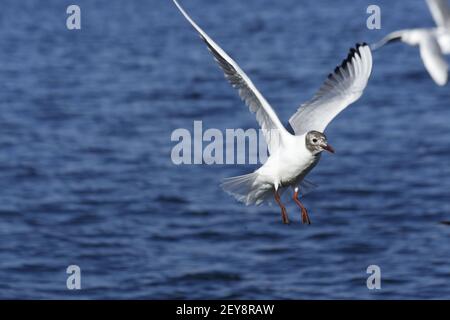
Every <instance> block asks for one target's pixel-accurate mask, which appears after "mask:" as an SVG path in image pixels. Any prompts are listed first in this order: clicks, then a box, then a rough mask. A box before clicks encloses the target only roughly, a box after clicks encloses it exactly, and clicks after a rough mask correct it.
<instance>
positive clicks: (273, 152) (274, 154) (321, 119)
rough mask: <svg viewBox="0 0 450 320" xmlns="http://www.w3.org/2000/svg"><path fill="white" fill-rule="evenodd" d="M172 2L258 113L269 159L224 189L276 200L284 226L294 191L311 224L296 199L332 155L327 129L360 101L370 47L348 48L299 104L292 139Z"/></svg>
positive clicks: (248, 198)
mask: <svg viewBox="0 0 450 320" xmlns="http://www.w3.org/2000/svg"><path fill="white" fill-rule="evenodd" d="M173 2H174V3H175V5H176V6H177V7H178V9H179V10H180V11H181V13H182V14H183V15H184V17H185V18H186V19H187V20H188V21H189V23H190V24H191V25H192V26H193V27H194V29H195V30H196V31H197V32H198V33H199V35H200V37H201V38H202V40H203V41H204V42H205V43H206V45H207V47H208V49H209V51H210V52H211V53H212V55H213V56H214V58H215V60H216V61H217V63H218V64H219V66H220V67H221V68H222V70H223V72H224V73H225V77H226V79H227V80H228V81H229V82H230V84H231V85H232V86H233V87H234V88H236V89H237V90H238V92H239V95H240V97H241V98H242V100H243V101H244V102H245V104H246V105H247V106H248V107H249V109H250V111H251V112H253V113H255V114H256V120H257V121H258V123H259V125H260V126H261V129H262V132H263V134H264V138H265V140H266V142H267V146H268V150H269V154H270V156H269V158H268V159H267V161H266V162H265V163H264V165H263V166H261V167H260V168H259V169H257V170H256V171H254V172H253V173H250V174H246V175H243V176H238V177H232V178H226V179H225V180H224V181H223V183H222V187H223V189H224V190H225V191H226V192H227V193H229V194H231V195H232V196H234V197H235V198H236V199H237V200H238V201H240V202H243V203H244V204H246V205H252V204H255V205H259V204H261V203H263V202H264V201H270V200H271V199H272V197H274V198H275V201H276V202H277V204H278V205H279V206H280V209H281V217H282V221H283V223H285V224H288V223H289V218H288V214H287V211H286V207H285V206H284V205H283V203H282V202H281V198H280V194H281V193H282V192H283V191H284V190H286V189H288V188H292V190H293V200H294V201H295V203H296V204H297V205H298V207H299V208H300V210H301V217H302V222H303V223H307V224H310V223H311V221H310V218H309V216H308V212H307V210H306V208H305V207H304V205H303V204H302V203H301V202H300V200H299V194H300V193H301V194H302V195H303V194H304V193H305V190H307V189H310V188H312V187H314V184H313V183H311V182H309V181H307V180H305V177H306V175H307V174H308V173H309V172H310V171H311V170H312V169H313V168H314V167H315V166H316V165H317V163H318V162H319V160H320V157H321V153H322V151H324V150H326V151H328V152H331V153H334V149H333V148H332V147H331V145H330V144H329V143H328V140H327V137H326V136H325V134H324V133H323V132H324V130H325V128H326V127H327V125H328V124H329V123H330V122H331V120H333V119H334V118H335V117H336V116H337V115H338V114H339V113H340V112H341V111H342V110H344V109H345V108H346V107H347V106H348V105H350V104H351V103H353V102H355V101H356V100H358V99H359V98H360V97H361V95H362V93H363V90H364V88H365V87H366V86H367V82H368V79H369V77H370V74H371V71H372V54H371V50H370V48H369V46H368V45H367V44H365V43H364V44H357V45H356V47H355V48H352V49H350V53H349V54H348V56H347V58H346V59H344V61H343V62H342V64H341V65H339V66H338V67H336V69H335V70H334V72H332V73H330V74H329V76H328V78H327V79H326V80H325V83H324V84H323V85H322V86H321V87H320V89H319V91H318V92H317V93H316V94H315V95H314V97H313V98H312V99H311V100H309V101H308V102H306V103H304V104H303V105H301V106H300V108H299V109H298V111H297V112H296V113H295V114H294V115H293V116H292V117H291V118H290V119H289V123H290V125H291V127H292V128H293V130H294V132H295V134H291V133H290V132H288V130H287V129H286V128H285V127H284V126H283V125H282V123H281V121H280V119H279V118H278V116H277V114H276V113H275V111H274V110H273V109H272V107H271V106H270V104H269V103H268V102H267V101H266V99H265V98H264V97H263V96H262V94H261V93H260V92H259V91H258V89H256V87H255V85H254V84H253V82H252V81H251V80H250V79H249V77H248V76H247V75H246V74H245V73H244V71H242V69H241V68H240V67H239V66H238V64H237V63H236V62H235V61H234V60H233V59H232V58H231V57H230V56H229V55H228V54H227V53H225V51H224V50H222V48H220V47H219V45H218V44H217V43H216V42H214V41H213V40H212V39H211V38H210V37H209V36H208V35H207V34H206V33H205V32H204V31H203V30H202V29H201V28H200V27H199V26H198V25H197V24H196V23H195V22H194V21H193V20H192V19H191V17H189V15H188V14H187V13H186V11H184V9H183V8H182V7H181V6H180V5H179V3H178V2H177V1H176V0H173Z"/></svg>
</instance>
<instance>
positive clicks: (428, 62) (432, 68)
mask: <svg viewBox="0 0 450 320" xmlns="http://www.w3.org/2000/svg"><path fill="white" fill-rule="evenodd" d="M420 56H421V57H422V60H423V64H424V65H425V68H426V69H427V71H428V73H429V74H430V76H431V78H433V80H434V82H436V84H438V85H440V86H443V85H445V84H446V83H447V81H448V64H447V61H446V60H445V57H444V55H443V54H442V51H441V47H440V46H439V43H438V42H437V40H436V37H434V36H433V35H432V34H430V33H423V35H422V36H421V40H420Z"/></svg>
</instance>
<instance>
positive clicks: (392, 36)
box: [370, 30, 406, 50]
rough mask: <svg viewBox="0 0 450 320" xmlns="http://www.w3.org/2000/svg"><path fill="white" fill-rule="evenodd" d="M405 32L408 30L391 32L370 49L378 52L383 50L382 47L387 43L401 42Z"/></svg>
mask: <svg viewBox="0 0 450 320" xmlns="http://www.w3.org/2000/svg"><path fill="white" fill-rule="evenodd" d="M405 32H406V30H399V31H394V32H391V33H389V34H388V35H387V36H385V37H384V38H383V39H381V40H380V41H378V42H377V43H375V44H372V45H371V46H370V49H371V50H377V49H379V48H381V47H382V46H384V45H385V44H386V43H389V42H394V41H400V40H402V36H403V34H404V33H405Z"/></svg>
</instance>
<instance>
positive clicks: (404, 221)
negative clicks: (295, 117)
mask: <svg viewBox="0 0 450 320" xmlns="http://www.w3.org/2000/svg"><path fill="white" fill-rule="evenodd" d="M72 3H73V2H72V1H60V0H53V1H45V2H44V1H31V0H27V1H25V0H24V1H13V0H7V1H6V0H3V1H2V10H0V48H1V50H0V111H1V112H0V133H1V134H0V298H8V299H17V298H26V299H30V298H38V299H54V298H60V299H79V298H83V299H86V298H88V299H100V298H112V299H128V298H138V299H163V298H177V299H178V298H191V299H197V298H199V299H205V298H213V299H215V298H220V299H222V298H231V299H244V298H245V299H254V298H257V299H271V298H273V299H341V298H350V299H353V298H362V299H392V298H398V299H408V298H426V299H439V298H446V299H449V298H450V266H449V257H450V250H449V249H450V244H449V243H450V241H449V240H450V227H449V226H448V225H445V224H442V223H440V222H441V221H447V220H450V203H449V193H450V161H449V158H450V143H449V142H450V125H449V123H450V122H449V120H450V90H449V86H446V87H443V88H439V87H437V86H436V85H435V84H434V83H433V81H432V80H431V79H430V78H429V76H428V75H427V73H426V71H425V69H424V67H423V65H422V62H421V60H420V56H419V53H418V50H417V49H416V48H411V47H407V46H404V45H401V44H396V45H392V46H391V47H386V48H385V49H384V50H381V51H379V52H376V53H375V54H374V71H373V75H372V78H371V80H370V83H369V86H368V87H367V90H366V91H365V94H364V96H363V97H362V98H361V100H359V101H358V102H357V103H356V104H354V105H352V106H351V107H350V108H349V109H347V110H346V111H345V112H343V113H342V114H341V115H340V116H339V117H338V118H337V119H336V121H334V122H333V123H332V124H331V125H330V127H329V128H328V130H327V135H328V138H329V141H330V143H331V144H332V145H333V146H334V147H335V149H336V150H337V153H336V155H335V156H330V155H325V156H324V157H323V158H322V161H321V163H320V164H319V166H318V167H317V168H316V169H315V170H314V172H313V173H312V174H311V176H310V180H312V181H314V182H315V183H317V184H318V185H319V186H320V187H319V188H318V189H317V190H316V191H315V192H314V193H312V194H309V195H308V196H307V197H306V198H305V199H304V203H305V205H306V206H307V207H308V209H309V211H310V215H311V219H312V222H313V224H312V225H311V226H305V225H302V224H301V223H300V214H299V212H298V209H297V207H296V206H295V204H293V203H289V204H288V211H289V214H290V218H291V220H293V223H292V224H291V225H289V226H285V225H282V224H281V217H280V212H279V209H278V208H277V207H270V206H262V207H245V206H243V205H241V204H239V203H236V202H235V201H234V200H233V199H232V198H230V197H229V196H228V195H226V194H225V193H223V192H222V191H221V190H220V188H219V182H220V180H221V179H222V178H224V177H227V176H233V175H237V174H243V173H246V172H249V171H251V170H253V169H255V168H256V167H255V166H237V165H234V166H233V165H223V166H206V165H197V166H187V165H185V166H175V165H174V164H173V163H172V162H171V159H170V152H171V149H172V147H173V146H174V145H175V143H173V142H171V141H170V135H171V132H172V131H173V130H174V129H176V128H187V129H190V130H192V126H193V121H194V120H202V121H203V125H204V127H206V128H219V129H226V128H257V124H256V121H255V119H254V116H253V115H251V114H250V113H249V112H248V111H247V109H246V107H245V106H244V105H243V104H242V103H241V102H240V100H239V98H238V97H237V94H236V92H234V90H233V89H231V88H230V86H229V85H228V84H227V83H226V82H225V81H224V80H223V75H222V74H221V72H220V71H219V70H218V68H217V66H216V65H215V63H214V62H213V59H212V58H211V57H210V55H209V54H208V52H207V50H206V49H205V47H204V45H203V43H202V42H201V41H200V40H199V38H198V36H197V35H196V34H195V33H194V32H193V30H192V29H191V28H190V26H189V25H188V24H187V22H186V21H185V20H184V19H183V18H182V16H181V15H180V14H179V12H178V11H177V10H176V8H175V7H174V5H173V4H172V2H171V1H168V0H167V1H156V0H150V1H144V0H139V1H137V0H134V1H119V0H114V1H111V0H108V1H106V0H105V1H87V0H79V1H76V2H75V3H76V4H78V5H79V6H80V7H81V14H82V22H81V23H82V29H81V30H79V31H69V30H67V29H66V27H65V20H66V16H67V15H66V13H65V11H66V8H67V6H68V5H69V4H72ZM182 3H183V5H184V6H185V7H186V9H187V10H188V12H190V14H191V15H192V16H193V17H194V18H195V19H196V21H197V22H198V23H199V24H200V25H201V26H202V27H203V28H204V29H205V30H207V32H208V33H209V34H210V35H211V36H212V37H213V38H214V39H216V40H217V42H218V43H220V44H221V45H222V46H223V47H224V49H225V50H227V51H228V52H229V53H230V54H231V55H232V56H233V57H234V58H235V59H236V60H237V61H238V62H239V63H240V65H241V67H242V68H243V69H244V70H245V71H246V72H247V73H248V75H249V76H250V77H251V78H252V80H253V81H254V83H255V84H256V86H257V87H258V88H259V89H260V91H261V92H262V93H263V94H264V95H265V96H266V98H267V99H268V100H269V101H270V102H271V103H272V105H273V106H274V108H275V109H276V111H277V112H278V113H279V116H280V118H281V119H283V121H287V119H288V118H289V116H290V115H291V114H292V113H293V112H294V111H295V110H296V108H297V106H298V105H299V104H300V103H301V102H302V101H305V100H307V99H309V98H310V97H311V96H312V95H313V94H314V92H315V90H317V89H318V87H319V86H320V84H321V83H322V81H323V80H324V79H325V77H326V75H327V74H328V73H329V72H330V71H331V70H333V68H334V67H335V65H337V64H338V63H340V61H341V60H342V59H343V58H344V57H346V55H347V52H348V48H349V47H350V46H353V45H354V44H355V43H356V42H362V41H366V42H373V41H375V40H378V39H379V38H380V37H382V36H383V35H385V34H386V33H387V32H389V31H393V30H397V29H402V28H408V27H415V26H425V27H426V26H433V21H432V19H431V17H430V14H429V13H428V10H427V8H426V5H425V2H424V1H388V0H383V1H377V0H364V1H357V2H355V3H352V4H350V3H349V1H344V0H339V1H337V0H321V1H317V0H305V1H301V2H300V1H295V0H282V1H277V2H276V3H275V2H274V1H268V0H264V1H261V0H249V1H226V4H225V1H223V2H219V1H217V2H212V1H206V0H201V1H200V0H199V1H192V0H191V1H188V0H184V1H182ZM369 4H378V5H380V7H381V10H382V29H381V30H368V29H367V28H366V27H365V24H366V19H367V17H368V15H367V14H366V8H367V6H368V5H369ZM72 264H76V265H78V266H80V268H81V286H82V289H81V290H68V289H67V288H66V279H67V276H68V275H67V274H66V268H67V266H69V265H72ZM372 264H376V265H378V266H379V267H380V268H381V285H382V288H381V290H376V291H370V290H368V289H367V287H366V278H367V277H368V274H366V268H367V267H368V266H369V265H372Z"/></svg>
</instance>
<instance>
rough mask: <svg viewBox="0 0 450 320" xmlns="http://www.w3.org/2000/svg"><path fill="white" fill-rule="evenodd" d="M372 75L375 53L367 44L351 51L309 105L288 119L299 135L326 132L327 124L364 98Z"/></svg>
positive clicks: (303, 106) (306, 104) (305, 105)
mask: <svg viewBox="0 0 450 320" xmlns="http://www.w3.org/2000/svg"><path fill="white" fill-rule="evenodd" d="M371 72H372V54H371V52H370V49H369V46H368V45H367V44H365V43H364V44H363V45H359V44H357V45H356V49H353V48H352V49H350V53H349V54H348V57H347V59H345V60H344V61H343V62H342V64H341V65H340V66H338V67H336V69H335V70H334V72H333V73H330V75H329V76H328V79H327V80H325V83H324V84H323V85H322V87H321V88H320V89H319V91H318V92H317V93H316V95H315V96H314V97H313V98H312V99H311V100H310V101H308V102H306V103H305V104H303V105H302V106H301V107H300V108H299V109H298V111H297V112H296V113H295V114H294V115H293V116H292V117H291V118H290V119H289V123H290V124H291V126H292V128H293V129H294V131H295V134H296V135H301V134H304V133H306V132H309V131H311V130H316V131H319V132H324V130H325V128H326V127H327V125H328V124H329V123H330V122H331V120H333V119H334V117H336V116H337V115H338V114H339V113H340V112H341V111H342V110H344V109H345V108H346V107H347V106H348V105H350V104H351V103H353V102H355V101H356V100H358V99H359V97H361V95H362V93H363V90H364V88H365V87H366V85H367V81H368V79H369V77H370V73H371Z"/></svg>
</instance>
